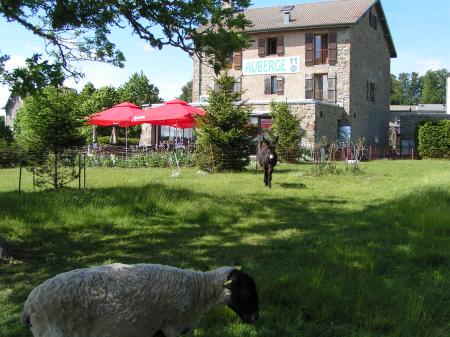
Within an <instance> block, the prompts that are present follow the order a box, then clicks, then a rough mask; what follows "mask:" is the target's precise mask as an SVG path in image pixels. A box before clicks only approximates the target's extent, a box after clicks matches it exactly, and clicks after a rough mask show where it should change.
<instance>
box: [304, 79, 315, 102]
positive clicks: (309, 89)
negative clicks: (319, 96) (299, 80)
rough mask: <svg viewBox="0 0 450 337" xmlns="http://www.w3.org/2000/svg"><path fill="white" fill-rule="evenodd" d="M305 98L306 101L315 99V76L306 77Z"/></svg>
mask: <svg viewBox="0 0 450 337" xmlns="http://www.w3.org/2000/svg"><path fill="white" fill-rule="evenodd" d="M305 98H306V99H313V98H314V83H313V76H312V75H309V74H306V75H305Z"/></svg>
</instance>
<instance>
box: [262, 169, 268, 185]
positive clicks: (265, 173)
mask: <svg viewBox="0 0 450 337" xmlns="http://www.w3.org/2000/svg"><path fill="white" fill-rule="evenodd" d="M263 170H264V185H266V186H267V184H268V172H267V165H264V167H263Z"/></svg>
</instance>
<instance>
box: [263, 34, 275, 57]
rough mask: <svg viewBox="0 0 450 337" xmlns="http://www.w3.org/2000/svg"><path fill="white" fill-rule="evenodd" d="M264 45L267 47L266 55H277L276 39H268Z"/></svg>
mask: <svg viewBox="0 0 450 337" xmlns="http://www.w3.org/2000/svg"><path fill="white" fill-rule="evenodd" d="M266 45H267V49H266V55H276V53H277V38H276V37H269V38H268V39H267V43H266Z"/></svg>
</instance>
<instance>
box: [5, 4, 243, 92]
mask: <svg viewBox="0 0 450 337" xmlns="http://www.w3.org/2000/svg"><path fill="white" fill-rule="evenodd" d="M234 4H235V9H233V8H226V7H223V6H222V1H217V0H191V1H170V2H169V3H168V2H167V1H166V0H153V1H128V0H126V1H91V0H65V1H62V0H56V1H49V0H43V1H2V2H1V3H0V13H1V14H2V15H3V16H4V17H5V18H6V19H7V20H8V21H9V22H15V23H18V24H20V25H22V26H23V27H25V28H26V29H27V30H29V31H31V32H32V33H34V34H35V35H37V36H39V37H41V38H43V39H44V40H45V42H46V44H47V48H46V49H47V51H48V54H49V56H50V57H52V60H53V63H48V64H47V65H51V66H54V67H55V68H56V69H60V70H62V71H63V72H64V75H65V76H66V77H67V76H74V77H79V76H81V74H80V73H79V72H78V71H77V70H76V69H75V68H74V67H73V66H72V64H73V63H75V62H78V61H82V60H89V61H100V62H107V63H110V64H113V65H115V66H119V67H123V66H124V62H125V57H124V55H123V53H122V52H121V51H120V50H118V49H117V47H116V45H115V44H114V43H113V42H112V40H111V38H110V35H111V30H112V28H115V27H120V28H124V27H126V26H128V27H131V29H132V32H133V34H136V35H137V36H139V37H140V38H141V39H143V40H144V41H146V42H147V43H149V44H150V45H151V46H152V47H155V48H159V49H161V48H162V47H163V46H165V45H171V46H175V47H178V48H181V49H182V50H184V51H186V52H188V53H189V54H190V55H192V54H195V53H196V54H199V55H200V53H205V54H206V56H207V57H206V59H207V60H208V62H210V63H211V64H212V65H214V67H215V69H216V70H219V69H222V68H224V67H225V66H226V64H227V63H228V56H229V55H230V53H231V52H233V51H237V50H242V49H245V48H246V47H247V46H248V45H249V38H248V37H247V36H246V35H244V34H243V33H242V32H243V30H244V29H245V28H246V27H248V26H250V25H251V22H250V21H248V20H246V19H245V17H244V14H243V13H242V12H240V11H239V9H241V8H246V7H248V6H249V5H250V0H234ZM36 14H38V15H36ZM199 26H202V27H204V28H203V29H198V28H199ZM2 57H3V58H4V57H5V56H2ZM3 58H2V59H0V61H1V60H3ZM0 63H1V62H0ZM0 68H1V67H0ZM3 70H4V69H3ZM4 75H5V72H4V71H3V73H2V74H0V76H2V78H3V79H4V80H5V77H4ZM54 75H55V74H53V73H52V72H48V71H47V72H46V71H40V72H36V73H35V74H34V75H33V78H34V80H33V81H32V82H35V83H36V84H39V83H43V82H45V83H48V82H51V83H53V82H54V79H55V77H54ZM56 75H57V76H56V78H59V74H56ZM7 81H8V82H9V81H12V82H9V83H11V85H15V84H16V85H17V84H19V83H20V81H23V79H21V78H12V79H8V80H7ZM36 89H41V88H39V86H37V87H34V88H33V90H36Z"/></svg>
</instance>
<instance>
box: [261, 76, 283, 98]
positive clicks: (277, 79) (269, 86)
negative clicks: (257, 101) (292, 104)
mask: <svg viewBox="0 0 450 337" xmlns="http://www.w3.org/2000/svg"><path fill="white" fill-rule="evenodd" d="M283 93H284V77H281V76H268V77H266V78H265V79H264V95H273V94H278V95H283Z"/></svg>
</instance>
